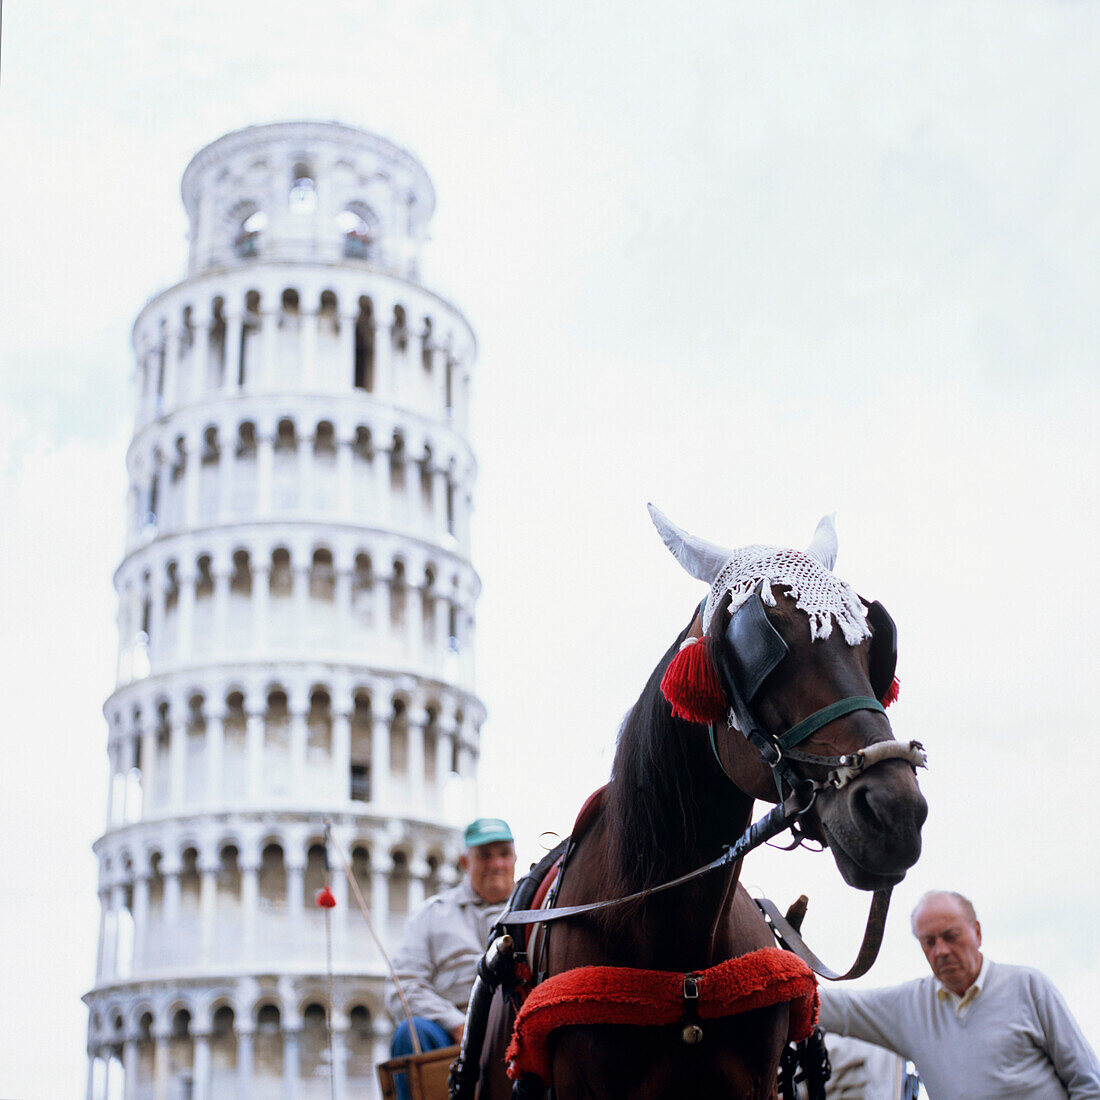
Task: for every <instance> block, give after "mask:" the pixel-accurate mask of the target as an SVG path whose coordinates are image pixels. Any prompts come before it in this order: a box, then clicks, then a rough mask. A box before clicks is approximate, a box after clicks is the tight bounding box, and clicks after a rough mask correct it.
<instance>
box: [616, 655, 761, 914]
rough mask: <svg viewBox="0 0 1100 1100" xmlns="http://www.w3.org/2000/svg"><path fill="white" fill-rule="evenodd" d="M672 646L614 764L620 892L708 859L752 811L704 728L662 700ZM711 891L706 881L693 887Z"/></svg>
mask: <svg viewBox="0 0 1100 1100" xmlns="http://www.w3.org/2000/svg"><path fill="white" fill-rule="evenodd" d="M677 648H678V645H677V643H674V644H673V646H672V648H671V649H670V650H669V653H668V654H666V656H665V660H663V661H662V662H661V664H660V665H659V666H658V667H657V669H656V670H655V671H654V673H653V675H652V676H651V677H650V681H649V683H648V684H647V685H646V688H645V690H644V691H643V692H642V694H641V696H640V697H639V699H638V702H637V703H636V704H635V705H634V707H633V708H632V710H631V712H630V714H629V715H628V716H627V718H626V720H625V721H624V723H623V727H622V730H621V731H620V734H619V744H618V749H617V751H616V754H615V762H614V765H613V766H612V780H611V784H610V787H609V791H608V796H607V806H608V810H609V813H608V815H607V817H608V830H609V855H610V860H609V863H610V868H611V874H612V876H613V877H614V878H615V880H616V882H615V885H616V886H617V887H618V888H619V892H621V893H624V894H625V893H633V892H634V891H637V890H641V889H645V888H646V887H649V886H653V885H656V884H657V883H659V882H662V881H668V880H670V879H673V878H676V877H678V876H679V875H681V874H684V873H685V872H687V871H690V870H692V869H694V868H695V867H698V866H700V865H702V864H704V863H707V862H709V861H710V860H711V859H714V858H715V857H716V856H717V855H718V854H719V853H720V851H721V849H722V847H723V845H725V844H728V843H729V842H730V841H732V840H733V839H735V838H736V837H737V836H738V835H739V834H740V833H741V832H742V830H743V829H744V828H745V827H746V826H747V825H748V822H749V820H750V815H751V812H752V797H751V796H750V795H748V794H746V793H745V792H744V791H742V790H741V789H740V788H738V787H737V786H735V785H734V783H733V781H732V780H731V779H729V778H728V777H727V775H726V774H725V773H724V772H723V770H722V768H721V766H720V765H719V763H718V760H717V758H716V757H715V755H714V752H713V751H712V749H711V746H710V740H709V738H708V735H707V730H706V728H705V727H703V726H700V725H697V724H694V723H689V722H682V721H680V720H678V719H674V718H673V717H672V715H671V713H670V709H669V706H668V704H667V702H666V701H665V700H664V697H663V696H662V695H661V692H660V680H661V676H662V674H663V671H664V667H665V665H666V664H667V663H668V660H670V659H671V655H672V654H674V653H675V651H676V649H677ZM719 877H720V876H708V878H710V879H712V880H717V879H718V878H719ZM715 888H716V887H714V886H712V885H711V884H710V883H707V882H706V881H705V880H704V883H703V885H701V886H700V887H699V889H702V890H707V889H715ZM690 892H691V891H680V890H677V891H673V892H672V893H678V894H683V893H690Z"/></svg>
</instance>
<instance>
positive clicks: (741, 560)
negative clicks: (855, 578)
mask: <svg viewBox="0 0 1100 1100" xmlns="http://www.w3.org/2000/svg"><path fill="white" fill-rule="evenodd" d="M649 515H650V518H651V519H652V520H653V523H654V526H655V527H656V528H657V530H658V532H660V535H661V538H662V539H663V540H664V543H665V545H666V546H667V547H668V548H669V550H671V551H672V554H673V556H674V557H675V558H676V560H677V561H678V562H679V563H680V564H681V565H682V566H683V567H684V569H686V570H687V571H688V572H689V573H690V574H691V575H692V576H693V577H695V578H696V579H697V580H701V581H703V582H704V583H706V584H709V585H710V592H709V594H708V595H707V600H706V604H705V605H704V607H703V634H704V635H705V634H706V633H707V630H708V629H709V627H710V623H711V620H712V619H713V618H714V613H715V611H716V610H717V609H718V607H719V606H721V603H722V600H723V598H724V597H725V595H726V593H727V592H728V593H730V596H731V600H730V612H731V613H732V612H734V611H736V610H737V608H739V607H740V606H741V605H742V604H743V603H744V602H745V600H747V599H748V598H749V596H750V595H751V594H752V591H753V589H754V588H755V587H756V586H757V584H759V583H760V582H761V581H763V585H762V588H761V593H760V596H761V599H763V601H764V603H766V604H767V605H768V606H769V607H774V606H775V596H774V595H773V594H772V590H771V586H772V585H773V584H777V585H779V586H780V587H781V588H786V589H787V591H788V592H789V593H790V595H791V596H792V597H793V598H794V599H795V600H796V601H797V602H796V604H795V606H796V607H797V608H798V609H799V610H800V611H804V612H805V613H806V615H807V616H808V617H809V620H810V637H811V639H814V640H816V639H818V638H827V637H829V635H830V634H831V633H832V630H833V620H834V619H835V620H836V622H837V624H838V625H839V627H840V629H841V631H842V632H843V634H844V640H845V641H846V642H847V643H848V644H849V645H858V644H859V643H860V642H861V641H863V639H864V638H869V637H870V636H871V628H870V627H869V626H868V625H867V612H866V608H865V607H864V605H863V601H862V600H861V599H860V598H859V596H858V595H857V594H856V591H855V589H854V588H852V586H851V585H850V584H845V582H844V581H842V580H841V579H840V578H839V577H837V576H835V575H834V574H833V572H832V568H833V566H834V565H835V564H836V552H837V538H836V528H835V526H834V525H833V519H834V516H835V513H834V515H828V516H823V517H822V519H821V521H820V522H819V523H818V525H817V530H816V531H814V537H813V539H812V541H811V542H810V545H809V546H808V547H807V548H806V549H805V550H804V551H801V550H785V549H783V548H781V547H778V546H758V545H754V546H743V547H741V549H740V550H726V549H724V548H723V547H721V546H715V545H713V544H712V543H709V542H704V541H703V540H702V539H700V538H696V537H695V536H694V535H689V534H688V533H687V532H686V531H683V530H681V529H680V528H679V527H677V526H676V524H674V523H673V522H672V521H671V520H669V519H668V517H667V516H665V515H664V514H663V513H662V512H661V510H660V509H659V508H655V507H654V506H653V505H652V504H650V505H649Z"/></svg>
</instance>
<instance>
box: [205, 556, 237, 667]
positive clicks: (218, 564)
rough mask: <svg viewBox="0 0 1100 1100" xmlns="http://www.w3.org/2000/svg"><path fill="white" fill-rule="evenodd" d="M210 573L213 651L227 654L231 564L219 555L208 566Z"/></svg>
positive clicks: (228, 648) (228, 649)
mask: <svg viewBox="0 0 1100 1100" xmlns="http://www.w3.org/2000/svg"><path fill="white" fill-rule="evenodd" d="M210 575H211V577H212V579H213V581H214V637H213V639H212V640H213V646H212V647H211V648H212V649H213V652H214V653H215V654H228V653H229V652H230V646H229V580H230V577H231V575H232V566H231V563H230V562H228V561H224V560H222V559H221V558H220V557H218V558H215V559H214V561H213V562H212V563H211V566H210Z"/></svg>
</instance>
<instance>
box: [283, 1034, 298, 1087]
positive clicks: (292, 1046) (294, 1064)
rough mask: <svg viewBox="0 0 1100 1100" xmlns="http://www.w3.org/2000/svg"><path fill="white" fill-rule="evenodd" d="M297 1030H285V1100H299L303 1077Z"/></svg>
mask: <svg viewBox="0 0 1100 1100" xmlns="http://www.w3.org/2000/svg"><path fill="white" fill-rule="evenodd" d="M300 1034H301V1033H300V1031H299V1030H298V1029H297V1028H293V1029H292V1028H288V1027H284V1028H283V1100H298V1078H299V1077H300V1076H301V1072H302V1070H301V1058H300V1055H299V1046H298V1037H299V1035H300Z"/></svg>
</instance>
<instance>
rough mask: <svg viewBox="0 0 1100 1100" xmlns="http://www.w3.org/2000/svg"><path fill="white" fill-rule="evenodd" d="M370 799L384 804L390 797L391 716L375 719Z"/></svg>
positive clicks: (372, 735) (371, 746) (374, 802)
mask: <svg viewBox="0 0 1100 1100" xmlns="http://www.w3.org/2000/svg"><path fill="white" fill-rule="evenodd" d="M370 754H371V762H370V778H371V783H370V800H371V802H372V803H373V804H375V805H382V804H384V803H385V802H387V801H388V800H389V797H390V790H389V788H390V721H389V718H383V717H377V718H375V719H374V724H373V729H372V730H371V739H370Z"/></svg>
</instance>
